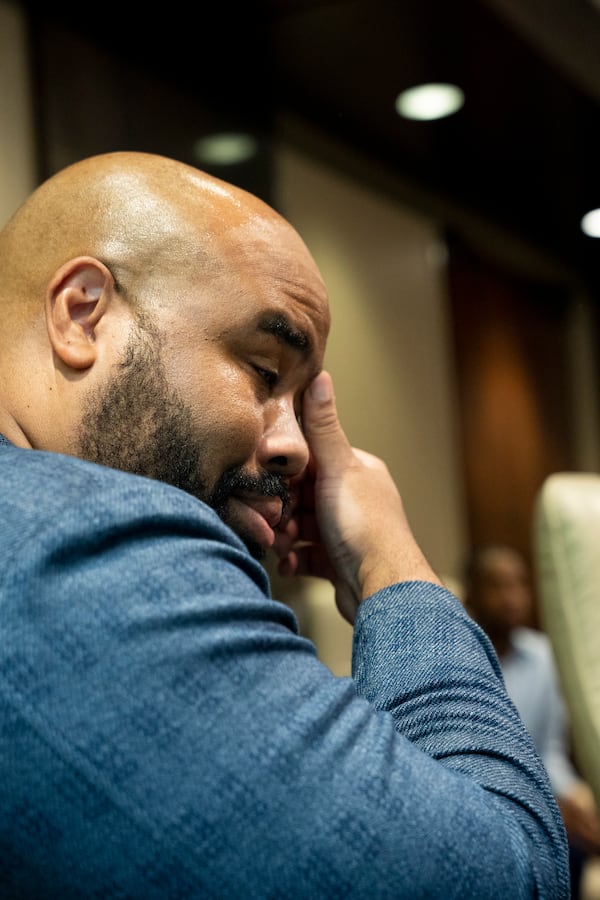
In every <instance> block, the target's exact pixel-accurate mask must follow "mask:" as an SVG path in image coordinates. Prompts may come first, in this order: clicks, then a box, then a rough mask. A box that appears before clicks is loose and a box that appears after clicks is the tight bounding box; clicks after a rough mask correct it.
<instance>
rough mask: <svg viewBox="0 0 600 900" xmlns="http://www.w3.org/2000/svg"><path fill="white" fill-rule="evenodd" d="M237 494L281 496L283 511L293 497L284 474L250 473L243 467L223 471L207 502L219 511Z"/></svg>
mask: <svg viewBox="0 0 600 900" xmlns="http://www.w3.org/2000/svg"><path fill="white" fill-rule="evenodd" d="M236 494H259V495H263V496H265V497H279V498H280V500H281V502H282V504H283V511H285V509H286V507H287V506H289V504H290V502H291V499H292V494H291V491H290V490H289V488H288V487H287V485H286V483H285V479H284V478H283V476H282V475H276V474H275V473H273V472H264V473H263V474H262V475H249V474H248V473H247V472H244V470H243V469H242V468H234V469H228V470H227V471H225V472H223V474H222V475H221V477H220V478H219V480H218V481H217V483H216V485H215V487H214V489H213V491H212V492H211V494H210V496H209V497H208V499H207V502H208V504H209V506H212V508H213V509H215V510H216V511H217V512H219V511H220V510H223V509H224V508H225V506H226V504H227V501H228V500H229V498H230V497H232V496H235V495H236Z"/></svg>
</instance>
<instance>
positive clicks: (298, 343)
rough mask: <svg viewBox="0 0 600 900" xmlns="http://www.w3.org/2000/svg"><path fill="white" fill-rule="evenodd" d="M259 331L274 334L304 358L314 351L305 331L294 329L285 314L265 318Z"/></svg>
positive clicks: (261, 320)
mask: <svg viewBox="0 0 600 900" xmlns="http://www.w3.org/2000/svg"><path fill="white" fill-rule="evenodd" d="M258 330H259V331H264V332H266V333H267V334H272V335H273V336H274V337H276V338H278V340H280V341H285V343H286V344H288V346H290V347H292V348H293V349H294V350H299V351H300V353H302V355H303V356H309V355H310V353H311V351H312V341H311V339H310V337H309V336H308V335H307V334H306V332H305V331H300V330H299V329H297V328H293V327H292V325H291V324H290V321H289V319H288V318H287V316H286V315H284V314H283V313H277V315H267V316H263V317H262V319H260V320H259V322H258Z"/></svg>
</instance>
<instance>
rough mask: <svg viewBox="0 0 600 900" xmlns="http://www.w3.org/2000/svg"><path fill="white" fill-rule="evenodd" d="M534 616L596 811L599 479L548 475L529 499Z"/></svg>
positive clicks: (599, 760)
mask: <svg viewBox="0 0 600 900" xmlns="http://www.w3.org/2000/svg"><path fill="white" fill-rule="evenodd" d="M534 548H535V554H534V555H535V566H536V570H537V577H538V587H539V595H540V596H539V600H540V615H541V620H542V624H543V627H544V629H545V630H546V631H547V633H548V635H549V637H550V639H551V641H552V644H553V646H554V652H555V655H556V662H557V665H558V669H559V672H560V676H561V681H562V687H563V693H564V696H565V700H566V703H567V707H568V710H569V716H570V719H571V726H572V731H573V740H574V746H575V748H576V752H577V763H578V766H579V768H580V770H581V774H582V775H583V777H584V778H585V779H586V781H587V782H588V784H589V785H590V787H591V788H592V790H593V792H594V795H595V797H596V803H597V805H598V806H599V807H600V474H587V473H581V472H560V473H556V474H554V475H551V476H550V477H549V478H547V479H546V481H545V482H544V484H543V485H542V487H541V489H540V492H539V494H538V496H537V498H536V507H535V516H534Z"/></svg>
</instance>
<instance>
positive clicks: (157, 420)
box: [78, 322, 290, 559]
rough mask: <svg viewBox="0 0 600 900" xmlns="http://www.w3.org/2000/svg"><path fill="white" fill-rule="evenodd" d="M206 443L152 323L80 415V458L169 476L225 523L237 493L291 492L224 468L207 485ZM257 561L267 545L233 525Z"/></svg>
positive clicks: (269, 478) (270, 477)
mask: <svg viewBox="0 0 600 900" xmlns="http://www.w3.org/2000/svg"><path fill="white" fill-rule="evenodd" d="M202 452H203V448H202V443H201V439H200V436H199V435H198V434H197V432H196V431H195V430H194V426H193V417H192V414H191V411H190V409H189V408H188V407H187V406H186V404H185V403H184V402H183V400H182V398H181V397H180V396H179V395H178V394H177V392H176V391H175V390H174V389H172V388H170V387H169V386H168V384H167V379H166V377H165V371H164V366H163V364H162V358H161V353H160V346H159V339H158V335H157V334H156V332H155V331H154V329H153V328H152V327H151V326H150V324H149V323H148V322H145V323H144V325H143V327H142V326H139V327H138V328H137V329H136V332H135V334H134V335H133V336H132V337H131V338H130V340H129V343H128V345H127V348H126V351H125V357H124V359H123V361H122V362H121V363H120V364H119V371H118V372H117V374H116V375H115V376H114V377H112V379H111V380H110V382H109V384H108V386H107V388H106V390H105V391H104V394H103V395H102V396H101V397H99V398H96V397H94V398H93V399H91V400H90V404H89V407H88V409H87V410H86V412H85V413H84V415H83V417H82V422H81V433H80V438H79V448H78V455H80V456H81V457H83V458H84V459H87V460H89V461H91V462H95V463H100V464H101V465H104V466H109V467H111V468H114V469H122V470H123V471H125V472H132V473H134V474H136V475H144V476H146V477H147V478H153V479H155V480H157V481H164V482H166V483H167V484H171V485H173V486H174V487H177V488H180V489H181V490H183V491H186V492H187V493H188V494H193V495H194V496H195V497H197V498H198V499H199V500H203V501H204V502H205V503H207V504H208V505H209V506H211V507H212V508H213V509H214V510H215V511H216V512H217V514H218V515H219V516H220V517H221V519H223V521H224V522H225V523H226V524H229V525H231V526H232V527H233V528H235V524H234V523H230V522H229V521H228V518H229V516H228V503H229V499H230V498H231V497H232V496H233V495H236V494H245V493H250V494H263V495H266V496H271V497H274V496H278V497H280V498H281V500H282V502H283V506H284V508H285V506H286V504H287V503H289V499H290V495H289V491H288V490H287V488H286V486H285V483H284V481H283V479H282V478H281V477H280V476H279V475H275V474H272V473H264V474H262V475H260V476H255V475H250V474H248V473H247V472H245V471H244V469H243V468H242V467H241V466H233V467H231V468H229V469H226V470H225V471H224V472H223V473H222V474H221V476H220V477H219V478H218V480H217V482H216V484H215V485H214V487H213V488H212V490H209V489H208V488H207V485H206V482H205V480H204V478H203V476H202ZM235 530H236V531H237V532H238V535H239V537H240V538H241V539H242V540H243V541H244V543H245V544H246V546H247V547H248V550H249V551H250V552H251V553H252V555H253V556H254V557H255V558H256V559H261V558H262V557H263V556H264V553H265V552H264V550H263V548H262V547H261V546H260V545H259V544H257V543H256V541H254V540H253V538H252V537H251V536H250V535H248V534H244V533H243V532H242V530H241V529H239V528H238V529H235Z"/></svg>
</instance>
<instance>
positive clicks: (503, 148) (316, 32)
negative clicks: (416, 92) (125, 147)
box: [26, 0, 600, 294]
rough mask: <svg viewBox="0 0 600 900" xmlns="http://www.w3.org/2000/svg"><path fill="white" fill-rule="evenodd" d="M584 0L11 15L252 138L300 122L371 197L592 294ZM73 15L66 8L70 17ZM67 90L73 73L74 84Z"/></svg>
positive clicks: (595, 128)
mask: <svg viewBox="0 0 600 900" xmlns="http://www.w3.org/2000/svg"><path fill="white" fill-rule="evenodd" d="M593 2H594V0H485V2H484V0H453V2H451V3H448V2H447V0H257V2H252V0H247V2H245V3H231V2H230V3H227V2H225V0H221V2H218V0H217V2H211V3H209V4H203V3H200V4H195V5H188V4H183V3H181V2H171V3H169V4H165V5H163V6H160V7H157V8H156V9H154V10H153V9H151V7H150V6H147V7H144V8H140V11H136V12H134V13H133V14H131V15H130V14H129V12H127V13H126V10H125V5H124V4H122V3H121V4H117V3H116V2H114V0H107V2H105V3H103V4H102V6H101V7H94V8H93V11H92V12H89V13H85V12H84V11H82V8H81V5H78V6H77V7H71V6H70V5H69V4H66V3H54V4H31V3H30V4H26V7H27V8H28V10H29V12H30V13H31V15H32V17H33V19H34V20H36V21H39V19H40V17H42V18H45V19H47V18H48V17H53V18H56V19H61V20H62V21H63V22H64V23H66V24H68V26H69V27H70V28H72V29H74V30H77V31H78V32H80V33H82V34H86V35H87V37H88V38H89V39H91V40H94V41H96V42H97V43H98V44H99V45H101V46H103V47H104V48H108V49H110V51H111V52H112V53H114V54H116V55H119V56H122V57H126V58H127V59H128V60H129V61H130V62H131V63H132V64H135V65H136V66H139V67H140V68H144V69H147V70H148V71H151V72H152V73H153V74H154V75H158V76H160V77H161V78H163V79H165V80H166V81H169V82H171V83H172V84H175V85H177V86H178V87H180V88H181V90H184V91H186V92H188V93H195V94H197V95H198V96H199V97H201V98H202V100H203V101H204V102H208V103H212V104H214V105H215V107H218V108H219V109H220V110H221V111H222V112H223V114H224V115H225V114H226V118H227V120H228V121H229V122H230V123H231V124H233V125H242V126H244V127H248V128H252V129H254V130H256V131H257V132H261V133H268V132H269V130H270V129H271V128H272V127H273V126H274V123H275V122H276V121H278V120H279V119H280V117H281V116H293V117H294V119H295V120H297V121H302V122H305V123H307V124H308V125H309V126H310V128H311V129H313V130H315V131H316V133H318V134H321V135H323V136H324V138H326V139H327V141H329V144H328V146H329V147H330V148H331V147H334V148H335V147H337V148H339V149H340V156H339V159H340V161H341V160H342V159H344V158H346V159H348V158H349V156H351V157H352V158H353V159H355V160H360V166H359V167H358V168H357V171H358V170H360V172H361V173H362V176H363V177H366V178H370V179H371V180H372V181H373V182H374V183H377V184H378V186H379V187H380V188H381V189H384V190H385V189H389V190H390V191H397V185H398V184H402V185H405V186H406V185H409V186H410V188H411V190H413V192H414V196H415V197H419V198H421V199H420V202H421V203H422V204H423V205H429V207H430V208H431V210H432V211H433V212H434V213H435V212H436V211H437V212H438V213H439V214H440V215H441V216H442V217H443V216H448V217H449V218H450V219H452V216H458V217H460V216H465V215H466V216H468V217H470V219H471V221H472V222H475V223H476V222H478V221H479V222H482V223H489V224H490V225H492V226H493V227H494V228H496V229H498V230H499V232H502V233H504V234H506V235H511V236H512V237H513V238H514V239H515V240H516V241H523V242H524V243H526V244H527V245H528V246H530V247H532V248H534V249H536V250H539V251H540V252H541V253H542V254H545V255H546V256H547V257H548V258H550V259H553V260H556V261H557V262H558V263H559V264H560V265H561V266H562V265H564V266H565V267H566V268H567V269H568V270H569V271H572V272H574V273H576V275H577V276H579V277H581V278H582V279H583V280H584V281H585V282H586V283H587V285H588V286H589V287H590V288H591V290H592V292H593V293H596V294H600V240H594V239H592V238H589V237H586V236H584V235H582V233H581V231H580V228H579V222H580V219H581V216H582V215H583V213H584V212H586V211H587V210H588V209H589V208H591V207H593V206H600V171H599V163H600V68H599V60H600V12H598V11H597V10H596V9H595V8H594V6H593ZM75 10H76V11H75ZM74 77H76V73H74ZM423 81H452V82H455V83H456V84H459V85H460V86H461V87H462V88H463V90H464V91H465V94H466V103H465V105H464V107H463V109H462V110H461V111H460V112H459V113H458V114H457V115H455V116H453V117H449V118H447V119H443V120H440V121H438V122H427V123H415V122H407V121H403V120H401V119H400V118H399V117H398V115H397V114H396V113H395V110H394V99H395V97H396V95H397V94H398V92H399V91H400V90H402V89H403V88H405V87H408V86H411V85H414V84H417V83H419V82H423Z"/></svg>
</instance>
